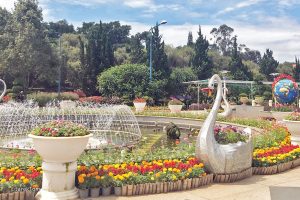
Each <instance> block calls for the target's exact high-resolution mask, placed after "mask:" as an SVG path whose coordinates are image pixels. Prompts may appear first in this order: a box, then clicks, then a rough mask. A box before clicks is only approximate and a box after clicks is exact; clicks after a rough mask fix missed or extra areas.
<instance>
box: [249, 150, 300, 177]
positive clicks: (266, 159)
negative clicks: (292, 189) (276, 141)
mask: <svg viewBox="0 0 300 200" xmlns="http://www.w3.org/2000/svg"><path fill="white" fill-rule="evenodd" d="M299 158H300V147H299V146H298V145H292V144H289V145H284V146H280V147H270V148H266V149H256V150H255V151H254V152H253V166H254V169H253V173H254V174H275V173H280V172H283V171H286V170H288V169H291V168H292V167H296V166H299V164H300V162H299V160H298V159H299Z"/></svg>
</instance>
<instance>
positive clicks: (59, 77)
mask: <svg viewBox="0 0 300 200" xmlns="http://www.w3.org/2000/svg"><path fill="white" fill-rule="evenodd" d="M59 57H60V62H59V67H58V88H57V93H58V97H60V91H61V65H62V56H61V35H60V36H59Z"/></svg>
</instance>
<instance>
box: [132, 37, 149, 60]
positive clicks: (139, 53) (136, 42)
mask: <svg viewBox="0 0 300 200" xmlns="http://www.w3.org/2000/svg"><path fill="white" fill-rule="evenodd" d="M142 39H143V38H142V35H141V34H140V33H137V34H136V35H135V36H132V37H131V40H130V50H131V51H130V57H131V58H130V59H131V63H134V64H141V63H145V62H146V54H145V51H144V46H143V45H142Z"/></svg>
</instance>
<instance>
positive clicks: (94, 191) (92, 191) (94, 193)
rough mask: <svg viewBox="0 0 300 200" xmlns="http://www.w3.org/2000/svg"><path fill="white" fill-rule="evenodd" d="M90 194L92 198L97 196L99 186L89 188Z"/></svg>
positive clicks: (98, 194)
mask: <svg viewBox="0 0 300 200" xmlns="http://www.w3.org/2000/svg"><path fill="white" fill-rule="evenodd" d="M90 196H91V197H92V198H97V197H99V196H100V187H99V188H91V189H90Z"/></svg>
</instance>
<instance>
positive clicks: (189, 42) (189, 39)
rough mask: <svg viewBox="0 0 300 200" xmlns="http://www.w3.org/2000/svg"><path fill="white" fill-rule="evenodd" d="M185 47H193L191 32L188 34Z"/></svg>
mask: <svg viewBox="0 0 300 200" xmlns="http://www.w3.org/2000/svg"><path fill="white" fill-rule="evenodd" d="M187 45H188V46H193V45H194V41H193V33H192V31H190V32H189V35H188V41H187Z"/></svg>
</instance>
